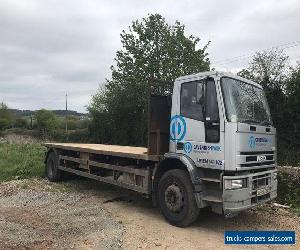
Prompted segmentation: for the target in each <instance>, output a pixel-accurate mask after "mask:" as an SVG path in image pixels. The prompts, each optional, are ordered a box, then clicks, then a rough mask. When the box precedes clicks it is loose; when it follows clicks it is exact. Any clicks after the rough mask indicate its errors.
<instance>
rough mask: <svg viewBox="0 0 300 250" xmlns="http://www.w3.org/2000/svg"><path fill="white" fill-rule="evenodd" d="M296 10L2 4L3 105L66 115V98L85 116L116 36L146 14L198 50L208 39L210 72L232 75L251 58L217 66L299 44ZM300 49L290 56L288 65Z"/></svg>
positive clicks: (134, 0)
mask: <svg viewBox="0 0 300 250" xmlns="http://www.w3.org/2000/svg"><path fill="white" fill-rule="evenodd" d="M299 11H300V3H299V2H298V1H296V0H286V1H284V2H282V1H281V2H280V1H275V0H265V1H258V0H256V1H251V2H249V1H248V2H246V1H234V0H232V1H226V2H222V1H217V0H212V1H204V0H202V1H191V0H188V1H181V2H174V1H170V0H167V1H158V0H153V1H140V0H131V1H116V0H112V1H108V0H106V1H96V0H85V1H83V0H78V1H76V2H74V1H71V0H51V1H50V0H45V1H38V0H27V1H18V0H10V1H5V0H0V34H1V36H0V101H5V102H7V103H8V105H9V106H11V107H13V108H20V109H39V108H47V109H63V108H64V98H65V93H66V92H67V93H68V94H69V100H70V102H69V104H70V107H71V108H72V109H75V110H78V111H81V112H82V111H85V106H86V105H87V104H88V102H89V100H90V97H91V95H92V94H93V93H95V92H96V91H97V89H98V86H99V84H102V83H104V81H105V78H109V77H110V69H109V68H110V65H112V64H113V63H114V57H115V52H116V51H117V50H118V49H120V46H121V44H120V37H119V34H120V32H121V31H122V30H123V29H127V28H128V26H130V24H131V22H132V21H133V20H136V19H139V18H142V17H144V16H146V15H147V14H148V13H160V14H162V15H163V16H165V17H166V20H167V21H168V22H169V23H174V22H175V20H179V21H181V22H182V23H184V24H185V25H186V31H187V33H188V34H193V35H195V36H198V37H200V38H201V39H202V40H201V43H202V44H206V43H207V41H209V40H211V41H212V43H211V45H210V47H209V54H210V58H211V61H212V62H213V65H214V66H215V67H216V68H217V69H225V70H233V71H234V70H236V69H238V68H241V67H243V66H245V65H246V63H247V61H248V60H249V57H246V58H244V59H242V60H239V61H235V62H230V63H228V60H227V61H226V62H227V63H225V64H224V63H223V64H220V63H219V64H218V63H217V62H218V61H220V60H222V59H226V58H232V57H236V56H240V55H244V54H251V53H253V52H254V51H256V50H260V49H264V48H268V47H272V46H274V45H277V44H283V43H287V42H291V41H296V40H300V38H299V37H298V35H299V28H298V24H299V23H300V15H298V13H299ZM299 47H300V46H298V47H294V48H292V49H289V50H287V52H288V54H289V55H291V57H292V60H293V61H296V60H297V59H298V60H299V54H300V53H299V52H300V50H299ZM291 52H292V53H291Z"/></svg>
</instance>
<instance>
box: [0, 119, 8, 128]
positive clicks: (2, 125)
mask: <svg viewBox="0 0 300 250" xmlns="http://www.w3.org/2000/svg"><path fill="white" fill-rule="evenodd" d="M9 127H10V122H9V121H8V120H7V119H5V118H0V131H3V130H5V129H8V128H9Z"/></svg>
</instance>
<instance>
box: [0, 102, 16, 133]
mask: <svg viewBox="0 0 300 250" xmlns="http://www.w3.org/2000/svg"><path fill="white" fill-rule="evenodd" d="M12 122H13V115H12V114H11V112H10V111H9V110H8V107H7V105H6V104H5V103H3V102H1V103H0V131H3V130H5V129H7V128H10V127H11V126H12Z"/></svg>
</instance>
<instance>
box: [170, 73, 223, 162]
mask: <svg viewBox="0 0 300 250" xmlns="http://www.w3.org/2000/svg"><path fill="white" fill-rule="evenodd" d="M179 106H180V114H179V115H178V118H177V120H179V123H181V125H179V126H181V127H183V129H180V131H181V130H185V131H184V132H185V133H184V136H183V137H181V138H179V139H180V140H177V144H176V152H177V153H182V154H186V155H187V156H189V157H190V158H191V159H192V160H193V161H194V162H195V164H196V165H197V166H199V167H209V168H222V165H223V162H224V161H223V154H224V152H222V149H221V146H220V119H219V108H218V101H217V92H216V86H215V81H214V79H213V78H210V77H209V78H205V79H202V80H198V81H192V82H186V83H182V84H181V87H180V104H179ZM171 129H172V128H171ZM175 129H177V130H176V131H179V130H178V127H177V128H175Z"/></svg>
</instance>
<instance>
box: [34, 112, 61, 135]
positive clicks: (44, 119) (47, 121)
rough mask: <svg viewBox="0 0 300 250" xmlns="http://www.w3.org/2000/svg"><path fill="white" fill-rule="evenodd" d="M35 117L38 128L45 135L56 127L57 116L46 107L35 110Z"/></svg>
mask: <svg viewBox="0 0 300 250" xmlns="http://www.w3.org/2000/svg"><path fill="white" fill-rule="evenodd" d="M35 119H36V123H37V127H38V129H39V130H40V131H41V132H42V133H43V134H44V135H45V136H46V135H48V134H49V133H52V132H53V131H54V130H55V129H56V128H57V125H58V123H57V117H56V116H55V114H54V113H53V112H52V111H50V110H46V109H41V110H38V111H36V113H35Z"/></svg>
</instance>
